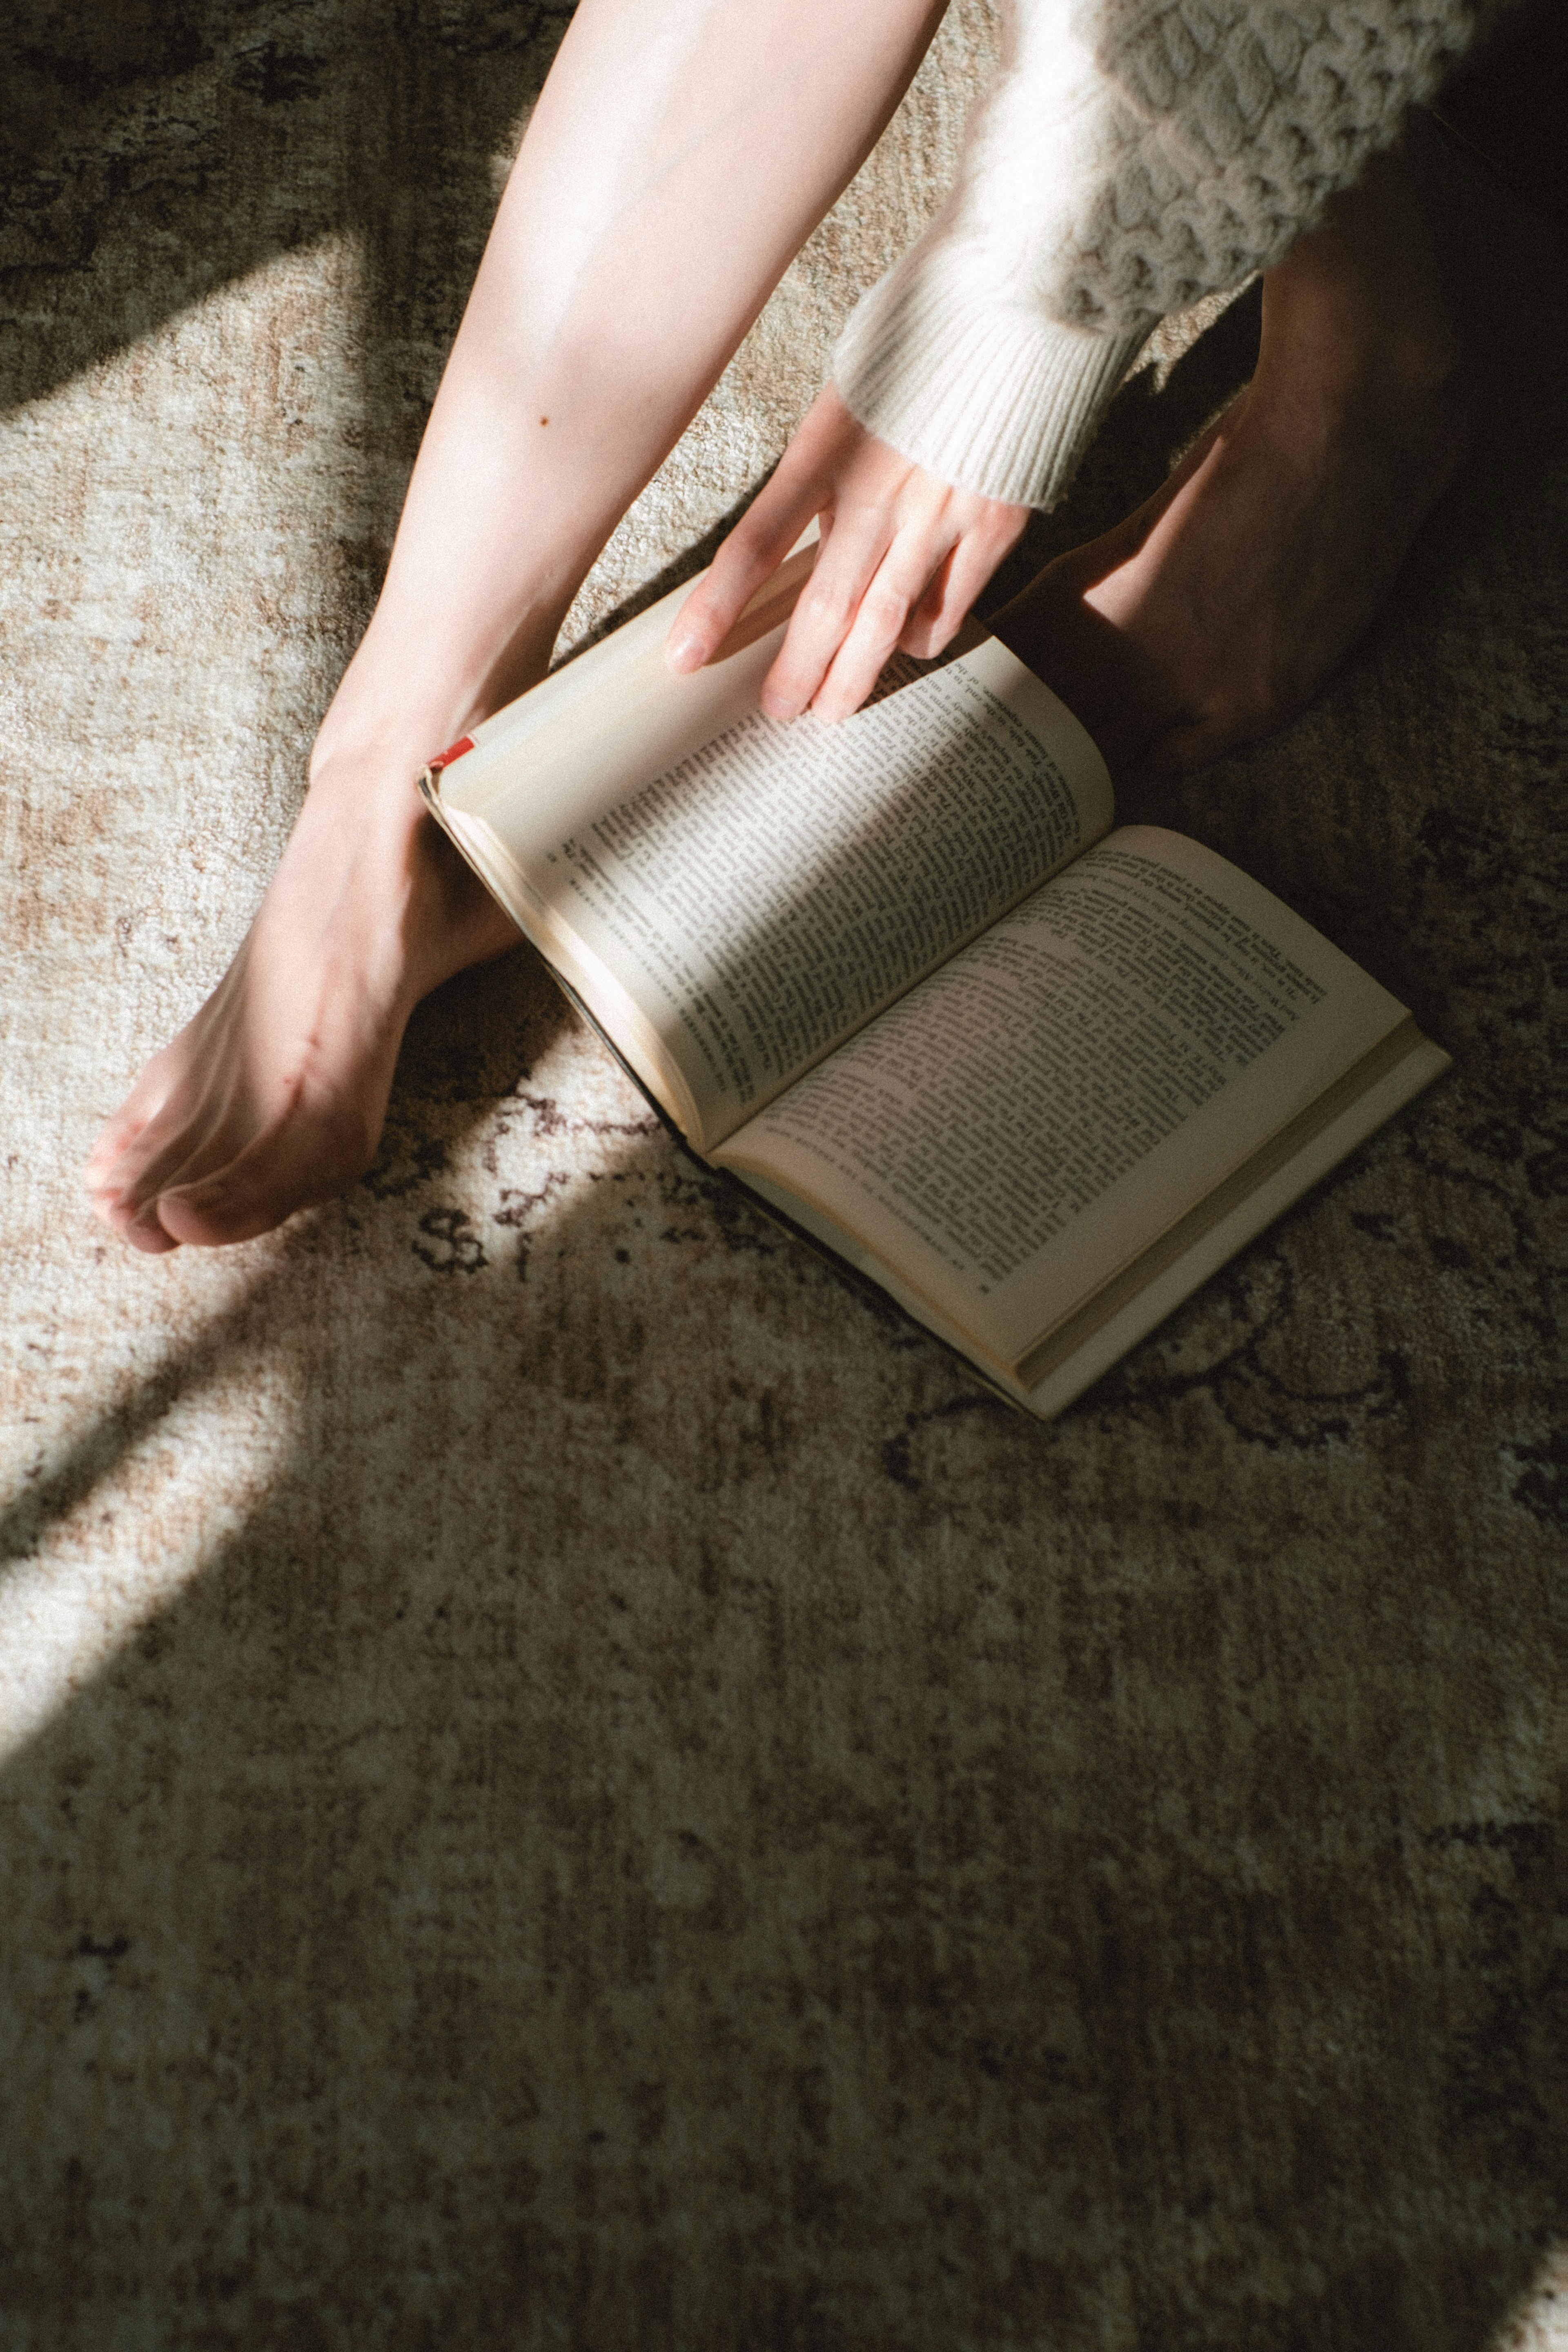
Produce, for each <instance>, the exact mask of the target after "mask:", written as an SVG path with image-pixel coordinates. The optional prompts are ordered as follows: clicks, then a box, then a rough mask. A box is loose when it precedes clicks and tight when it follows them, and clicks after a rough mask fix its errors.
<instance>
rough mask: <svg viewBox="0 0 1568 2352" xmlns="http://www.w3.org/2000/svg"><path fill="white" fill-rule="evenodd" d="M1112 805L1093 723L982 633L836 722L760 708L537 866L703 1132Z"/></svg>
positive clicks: (942, 954)
mask: <svg viewBox="0 0 1568 2352" xmlns="http://www.w3.org/2000/svg"><path fill="white" fill-rule="evenodd" d="M1110 815H1111V795H1110V779H1109V776H1108V775H1107V773H1106V770H1105V766H1104V762H1103V761H1101V759H1100V754H1099V752H1098V751H1096V750H1095V748H1094V745H1093V743H1092V742H1091V740H1089V736H1088V735H1087V734H1086V733H1085V732H1084V730H1083V729H1082V728H1081V727H1080V726H1079V722H1078V721H1077V719H1074V718H1073V717H1072V715H1071V713H1070V712H1069V711H1068V710H1067V709H1066V708H1065V706H1064V705H1063V704H1061V703H1060V702H1058V699H1057V698H1056V697H1055V696H1054V695H1053V694H1052V693H1051V692H1050V691H1049V689H1048V688H1046V687H1044V686H1042V685H1041V684H1040V682H1039V680H1038V679H1037V678H1036V677H1034V676H1033V674H1032V673H1031V672H1030V671H1028V670H1026V668H1025V667H1024V666H1023V664H1022V663H1021V662H1019V661H1018V660H1017V659H1016V657H1015V656H1013V655H1012V654H1011V653H1009V652H1008V651H1007V649H1006V647H1005V646H1002V645H1000V644H998V643H997V641H996V640H995V639H994V638H991V639H987V640H986V641H985V643H984V644H983V645H982V646H978V647H977V648H976V649H975V650H974V652H973V653H971V654H967V655H965V656H963V657H962V658H961V659H960V660H957V661H955V662H952V663H951V664H949V665H948V666H947V667H945V668H942V669H940V670H936V671H933V672H931V673H930V674H928V675H927V676H925V677H921V678H918V679H916V680H915V681H914V682H913V683H912V684H910V685H908V686H905V687H903V688H901V689H900V690H899V691H898V692H897V693H894V694H891V695H889V696H888V697H887V698H885V699H884V700H882V701H881V702H879V703H878V704H877V705H875V707H873V708H872V709H868V710H865V711H862V712H861V713H859V714H858V717H856V718H854V719H847V720H846V721H844V722H843V724H842V725H840V726H837V727H831V728H829V727H824V726H822V725H821V724H819V722H818V721H816V719H812V718H810V717H809V716H807V717H805V718H804V719H797V720H796V721H795V723H794V724H793V725H791V726H781V725H779V724H777V723H775V722H774V721H773V720H772V719H767V718H765V717H764V716H763V713H762V712H761V711H760V710H758V709H752V711H751V712H749V713H748V714H747V715H746V716H744V717H742V718H741V719H739V720H738V721H736V722H735V723H734V724H733V725H731V726H730V727H729V728H727V729H726V730H725V731H724V732H723V733H722V734H721V735H719V736H717V737H716V738H715V739H714V740H712V741H710V742H708V743H705V744H703V745H702V746H701V747H700V749H698V750H696V751H692V752H690V753H689V755H688V756H687V757H685V758H683V759H681V760H679V761H677V762H676V764H675V765H674V766H672V767H670V768H668V770H666V771H665V772H663V773H662V774H659V775H657V776H655V777H653V778H652V779H651V780H650V781H649V782H647V783H646V784H645V785H643V787H642V789H641V790H640V791H638V792H636V793H633V794H631V795H630V797H628V798H626V800H624V801H622V802H621V803H619V804H618V805H617V806H615V807H612V808H607V809H605V811H604V812H603V814H600V815H599V816H598V817H597V818H596V819H595V821H594V822H593V823H591V824H585V825H584V826H583V827H582V828H581V830H579V831H578V832H576V833H574V835H572V836H571V837H570V838H568V839H566V840H563V841H561V842H559V843H558V844H557V845H556V846H555V847H554V848H552V850H550V851H548V852H547V853H546V854H545V856H543V858H542V860H540V861H538V862H537V863H536V864H535V865H534V866H533V867H532V869H531V879H532V881H533V884H534V887H535V888H536V889H537V890H538V891H539V893H540V895H541V897H542V899H543V900H544V902H545V904H546V906H547V907H548V909H549V911H550V913H551V915H552V917H553V918H554V919H556V921H557V922H558V923H559V924H561V925H562V926H563V928H564V929H566V930H567V931H569V932H570V934H571V935H572V936H573V937H574V939H575V940H579V941H580V942H581V943H582V945H583V946H584V947H585V948H586V949H587V950H588V951H589V953H590V954H591V955H592V956H594V957H595V958H596V959H597V960H598V961H599V962H600V963H601V964H602V965H603V966H604V967H605V969H606V970H607V971H608V972H609V973H610V974H611V975H612V977H613V978H614V980H615V981H616V982H617V983H618V984H619V985H620V986H621V987H622V988H623V989H625V991H626V993H627V994H628V995H629V996H630V997H631V998H632V999H634V1000H635V1002H636V1003H637V1004H638V1005H639V1006H640V1007H641V1008H642V1010H643V1011H644V1013H646V1014H647V1017H648V1018H649V1020H650V1021H651V1022H652V1024H653V1025H654V1027H655V1028H656V1030H657V1032H658V1036H659V1040H660V1042H661V1044H662V1045H663V1047H664V1049H665V1051H666V1052H667V1053H668V1055H670V1057H671V1058H672V1059H673V1060H674V1061H675V1062H676V1064H677V1065H678V1066H679V1068H680V1070H681V1072H682V1074H683V1076H685V1078H686V1080H687V1083H688V1085H689V1088H690V1092H691V1095H692V1097H693V1099H694V1101H695V1102H696V1104H697V1106H698V1109H699V1112H700V1119H701V1127H702V1134H701V1137H700V1140H701V1141H703V1142H704V1143H711V1142H714V1141H717V1140H718V1139H721V1137H722V1136H724V1135H725V1134H727V1133H729V1132H730V1131H731V1129H733V1128H735V1127H737V1126H739V1125H740V1124H741V1123H742V1120H743V1119H744V1118H746V1117H747V1115H748V1114H749V1113H750V1112H751V1111H752V1109H753V1108H755V1107H756V1106H757V1105H758V1104H760V1103H763V1102H765V1101H767V1100H768V1099H769V1098H770V1097H772V1096H773V1095H774V1094H776V1093H777V1092H778V1090H779V1089H780V1088H781V1087H784V1086H785V1085H787V1084H788V1082H789V1081H790V1079H791V1078H792V1077H795V1076H798V1074H799V1073H800V1072H802V1071H803V1070H805V1069H808V1068H809V1067H810V1066H812V1064H813V1063H814V1062H816V1060H818V1059H819V1058H820V1057H821V1055H824V1054H826V1053H827V1052H829V1051H831V1049H832V1048H833V1047H834V1046H835V1045H837V1044H839V1043H840V1042H842V1040H843V1039H845V1038H846V1037H847V1036H849V1035H851V1034H853V1033H854V1031H855V1030H856V1029H857V1028H858V1027H859V1026H860V1025H861V1024H862V1023H864V1022H865V1021H867V1020H868V1019H869V1018H870V1017H871V1016H872V1015H873V1014H874V1013H877V1012H878V1010H879V1008H880V1007H882V1006H884V1005H886V1004H888V1003H890V1002H892V1001H893V999H895V998H896V997H897V996H898V995H900V993H901V992H903V991H904V990H905V989H906V988H908V987H909V986H910V984H911V983H912V982H914V981H916V980H918V979H919V978H920V977H921V974H922V973H924V972H927V971H931V970H932V969H933V968H934V967H935V966H936V965H938V964H939V963H941V962H942V961H943V959H944V958H946V957H947V956H949V955H951V954H952V952H953V950H954V949H955V948H957V947H959V946H961V945H962V944H963V941H964V940H968V939H971V938H973V936H974V935H975V934H976V933H977V932H978V931H980V930H982V929H984V927H985V926H986V925H987V924H989V923H991V922H994V920H995V919H996V917H997V916H998V915H1000V914H1002V913H1004V912H1005V909H1006V908H1008V907H1010V906H1012V905H1014V904H1015V903H1016V901H1017V899H1018V898H1021V897H1022V896H1023V895H1024V894H1025V893H1026V892H1027V891H1028V890H1030V889H1031V888H1033V887H1035V886H1036V885H1037V884H1038V883H1039V882H1040V881H1041V880H1042V879H1043V878H1044V877H1046V876H1047V875H1048V874H1050V873H1051V872H1053V871H1054V870H1055V869H1056V868H1058V866H1061V865H1063V864H1064V863H1065V862H1066V861H1067V860H1068V859H1070V858H1072V857H1075V856H1078V854H1079V851H1080V850H1081V849H1082V848H1083V847H1084V846H1085V845H1086V844H1087V843H1089V842H1090V841H1092V840H1094V839H1095V838H1097V837H1098V835H1100V834H1101V833H1102V832H1103V831H1104V830H1105V828H1106V827H1107V825H1108V824H1110ZM492 822H493V819H492Z"/></svg>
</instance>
